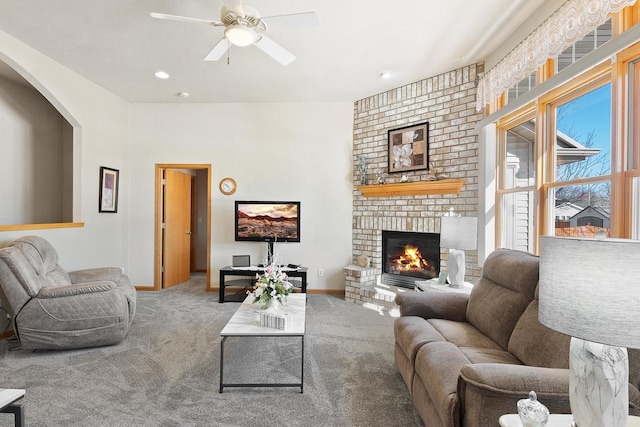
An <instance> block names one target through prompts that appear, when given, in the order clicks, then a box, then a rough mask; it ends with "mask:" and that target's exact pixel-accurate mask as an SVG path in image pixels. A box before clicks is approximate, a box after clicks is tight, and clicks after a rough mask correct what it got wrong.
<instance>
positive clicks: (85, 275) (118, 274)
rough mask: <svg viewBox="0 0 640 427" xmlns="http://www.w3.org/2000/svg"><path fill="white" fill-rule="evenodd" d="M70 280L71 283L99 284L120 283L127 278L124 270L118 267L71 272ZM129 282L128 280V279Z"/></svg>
mask: <svg viewBox="0 0 640 427" xmlns="http://www.w3.org/2000/svg"><path fill="white" fill-rule="evenodd" d="M68 274H69V278H70V279H71V283H85V282H97V281H110V282H115V283H120V282H121V281H122V280H123V279H126V277H127V276H125V275H124V273H122V270H121V269H120V268H118V267H100V268H89V269H86V270H76V271H70V272H69V273H68ZM126 280H127V282H128V279H126Z"/></svg>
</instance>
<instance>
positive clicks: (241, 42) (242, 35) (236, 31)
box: [224, 24, 258, 47]
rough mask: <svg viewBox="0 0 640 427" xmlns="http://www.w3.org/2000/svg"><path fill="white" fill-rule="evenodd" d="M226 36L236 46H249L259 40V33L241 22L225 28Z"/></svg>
mask: <svg viewBox="0 0 640 427" xmlns="http://www.w3.org/2000/svg"><path fill="white" fill-rule="evenodd" d="M224 36H225V37H226V38H227V40H229V42H231V44H233V45H236V46H241V47H244V46H249V45H252V44H254V43H255V42H256V41H257V40H258V34H257V33H256V32H255V31H254V30H253V29H252V28H249V27H245V26H244V25H240V24H233V25H230V26H228V27H227V28H226V29H225V30H224Z"/></svg>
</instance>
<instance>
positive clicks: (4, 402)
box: [0, 388, 24, 427]
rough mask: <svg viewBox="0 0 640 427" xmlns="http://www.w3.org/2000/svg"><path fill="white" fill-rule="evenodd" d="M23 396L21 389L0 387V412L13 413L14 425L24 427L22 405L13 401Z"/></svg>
mask: <svg viewBox="0 0 640 427" xmlns="http://www.w3.org/2000/svg"><path fill="white" fill-rule="evenodd" d="M23 396H24V390H23V389H15V388H0V412H3V413H7V414H13V415H14V417H15V425H16V426H21V427H24V406H23V405H22V404H21V403H15V402H16V400H18V399H21V398H22V397H23Z"/></svg>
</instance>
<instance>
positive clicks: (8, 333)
mask: <svg viewBox="0 0 640 427" xmlns="http://www.w3.org/2000/svg"><path fill="white" fill-rule="evenodd" d="M13 335H15V332H14V331H13V329H9V330H8V331H5V332H3V333H1V334H0V340H3V339H5V338H9V337H11V336H13Z"/></svg>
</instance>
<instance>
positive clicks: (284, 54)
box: [255, 34, 296, 65]
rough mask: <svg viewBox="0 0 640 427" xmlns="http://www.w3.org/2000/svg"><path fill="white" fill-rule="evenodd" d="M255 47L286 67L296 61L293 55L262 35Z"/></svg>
mask: <svg viewBox="0 0 640 427" xmlns="http://www.w3.org/2000/svg"><path fill="white" fill-rule="evenodd" d="M255 45H256V46H257V47H258V48H259V49H260V50H262V51H263V52H264V53H266V54H267V55H269V56H270V57H272V58H273V59H275V60H276V61H278V62H279V63H281V64H282V65H288V64H290V63H292V62H293V61H294V60H295V59H296V57H295V55H294V54H292V53H291V52H289V51H288V50H286V49H285V48H283V47H282V46H280V45H279V44H278V43H276V42H274V41H273V40H271V39H270V38H269V37H267V36H265V35H264V34H260V40H258V41H257V42H256V43H255Z"/></svg>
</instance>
